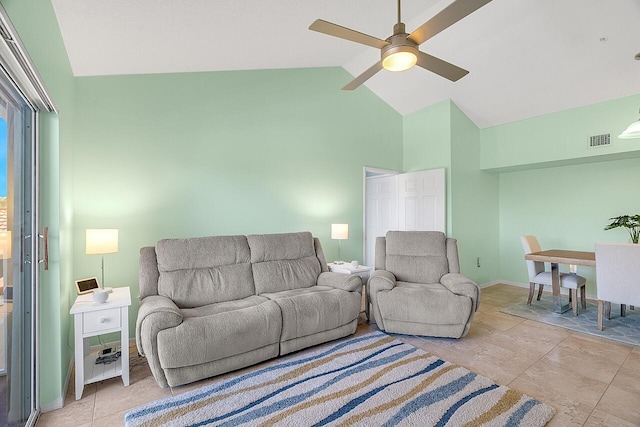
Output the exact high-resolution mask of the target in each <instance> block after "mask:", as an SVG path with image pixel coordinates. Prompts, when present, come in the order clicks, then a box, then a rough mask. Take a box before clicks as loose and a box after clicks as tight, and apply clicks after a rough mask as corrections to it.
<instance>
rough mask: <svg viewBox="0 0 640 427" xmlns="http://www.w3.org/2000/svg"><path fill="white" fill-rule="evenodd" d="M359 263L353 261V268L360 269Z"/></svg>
mask: <svg viewBox="0 0 640 427" xmlns="http://www.w3.org/2000/svg"><path fill="white" fill-rule="evenodd" d="M358 265H359V264H358V261H351V267H353V268H358Z"/></svg>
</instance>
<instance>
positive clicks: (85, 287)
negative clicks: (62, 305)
mask: <svg viewBox="0 0 640 427" xmlns="http://www.w3.org/2000/svg"><path fill="white" fill-rule="evenodd" d="M99 287H100V285H99V284H98V279H97V278H96V277H87V278H86V279H80V280H76V290H77V291H78V295H84V294H90V293H91V292H93V291H94V290H95V289H98V288H99Z"/></svg>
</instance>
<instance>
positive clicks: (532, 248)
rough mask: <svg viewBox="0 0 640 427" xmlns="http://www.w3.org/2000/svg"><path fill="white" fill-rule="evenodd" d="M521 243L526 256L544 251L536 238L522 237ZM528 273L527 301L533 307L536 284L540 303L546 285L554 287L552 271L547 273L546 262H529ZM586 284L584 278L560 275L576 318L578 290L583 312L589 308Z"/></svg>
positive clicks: (568, 274)
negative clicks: (567, 290) (532, 301)
mask: <svg viewBox="0 0 640 427" xmlns="http://www.w3.org/2000/svg"><path fill="white" fill-rule="evenodd" d="M520 243H522V249H524V254H525V255H527V254H530V253H532V252H540V251H541V250H542V248H541V247H540V243H539V242H538V239H537V238H536V236H530V235H529V236H521V237H520ZM527 271H528V273H529V299H528V300H527V305H531V300H532V299H533V294H534V292H535V289H536V283H537V284H538V298H537V300H538V301H540V297H541V296H542V291H543V289H544V285H549V286H551V285H552V282H551V271H546V270H545V268H544V262H540V261H527ZM586 284H587V279H585V278H584V277H582V276H579V275H577V274H573V273H560V286H561V287H563V288H567V289H569V302H572V307H573V315H574V316H577V315H578V289H580V300H581V301H580V306H581V307H582V309H583V310H585V309H586V308H587V300H586V287H585V286H586ZM572 294H573V295H572Z"/></svg>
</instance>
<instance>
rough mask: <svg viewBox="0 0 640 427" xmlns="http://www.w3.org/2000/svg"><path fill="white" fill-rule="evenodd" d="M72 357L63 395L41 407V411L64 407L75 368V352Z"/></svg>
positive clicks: (63, 386) (63, 387)
mask: <svg viewBox="0 0 640 427" xmlns="http://www.w3.org/2000/svg"><path fill="white" fill-rule="evenodd" d="M70 359H71V360H69V369H67V378H66V379H65V380H64V384H63V385H62V396H60V397H58V398H57V399H56V400H54V401H53V402H51V403H49V404H47V405H42V406H41V407H40V412H42V413H45V412H51V411H55V410H56V409H61V408H62V407H64V400H65V397H66V396H67V391H68V390H69V383H70V382H71V370H72V369H73V353H72V354H71V358H70Z"/></svg>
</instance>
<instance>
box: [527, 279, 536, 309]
mask: <svg viewBox="0 0 640 427" xmlns="http://www.w3.org/2000/svg"><path fill="white" fill-rule="evenodd" d="M535 291H536V284H535V283H533V282H529V298H527V305H531V300H532V299H533V293H534V292H535Z"/></svg>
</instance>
